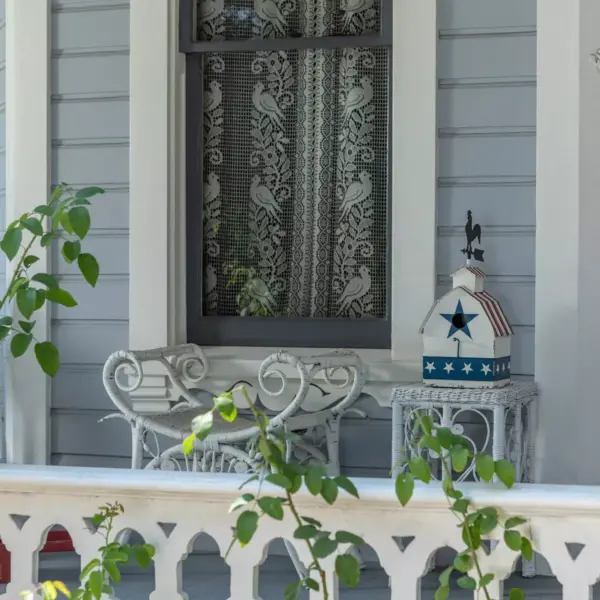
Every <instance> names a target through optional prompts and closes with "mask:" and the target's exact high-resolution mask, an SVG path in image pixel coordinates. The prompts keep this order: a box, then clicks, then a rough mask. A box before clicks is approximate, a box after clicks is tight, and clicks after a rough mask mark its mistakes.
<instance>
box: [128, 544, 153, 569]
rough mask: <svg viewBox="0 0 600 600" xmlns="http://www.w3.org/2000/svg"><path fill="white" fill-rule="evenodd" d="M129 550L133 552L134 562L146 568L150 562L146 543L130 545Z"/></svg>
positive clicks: (150, 558)
mask: <svg viewBox="0 0 600 600" xmlns="http://www.w3.org/2000/svg"><path fill="white" fill-rule="evenodd" d="M131 551H132V553H133V558H135V562H136V563H137V564H138V565H139V566H140V567H141V568H142V569H147V568H148V567H149V566H150V562H151V561H152V557H151V556H150V553H149V552H148V548H147V547H146V544H144V545H143V546H139V545H136V546H132V547H131Z"/></svg>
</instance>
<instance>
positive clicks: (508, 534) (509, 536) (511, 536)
mask: <svg viewBox="0 0 600 600" xmlns="http://www.w3.org/2000/svg"><path fill="white" fill-rule="evenodd" d="M504 542H505V543H506V545H507V546H508V547H509V548H510V549H511V550H514V551H515V552H520V551H521V534H520V533H519V532H518V531H512V530H511V531H505V532H504Z"/></svg>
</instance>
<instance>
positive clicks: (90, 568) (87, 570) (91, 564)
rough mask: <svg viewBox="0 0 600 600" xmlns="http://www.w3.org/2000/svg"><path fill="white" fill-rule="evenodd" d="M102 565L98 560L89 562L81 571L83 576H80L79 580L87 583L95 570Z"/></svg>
mask: <svg viewBox="0 0 600 600" xmlns="http://www.w3.org/2000/svg"><path fill="white" fill-rule="evenodd" d="M100 565H101V563H100V559H98V558H95V559H94V560H92V561H91V562H89V563H88V564H87V565H86V566H85V567H84V568H83V569H81V575H80V576H79V580H80V581H82V582H83V581H85V580H86V579H87V578H88V577H89V575H90V573H91V572H92V571H93V570H94V569H97V568H98V567H99V566H100Z"/></svg>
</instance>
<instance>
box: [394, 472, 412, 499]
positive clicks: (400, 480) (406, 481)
mask: <svg viewBox="0 0 600 600" xmlns="http://www.w3.org/2000/svg"><path fill="white" fill-rule="evenodd" d="M414 489H415V479H414V477H413V476H412V475H411V474H410V473H407V472H404V473H400V475H398V477H396V497H397V498H398V500H399V502H400V504H402V506H406V505H407V504H408V503H409V501H410V499H411V498H412V495H413V492H414Z"/></svg>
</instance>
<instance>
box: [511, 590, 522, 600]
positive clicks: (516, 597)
mask: <svg viewBox="0 0 600 600" xmlns="http://www.w3.org/2000/svg"><path fill="white" fill-rule="evenodd" d="M508 598H509V600H525V594H524V593H523V591H522V590H520V589H519V588H511V590H510V594H509V595H508Z"/></svg>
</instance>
